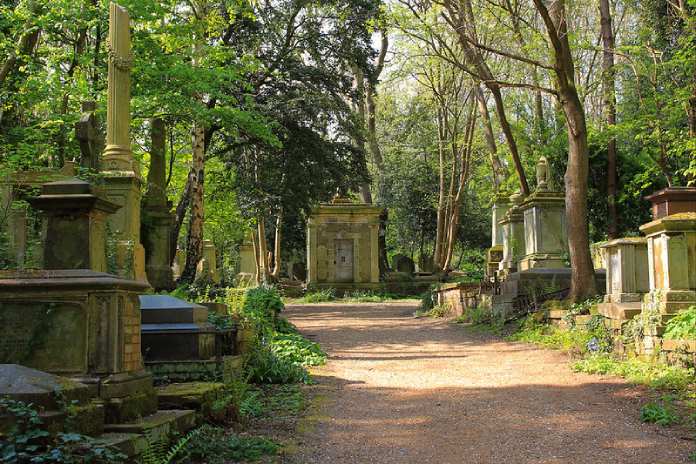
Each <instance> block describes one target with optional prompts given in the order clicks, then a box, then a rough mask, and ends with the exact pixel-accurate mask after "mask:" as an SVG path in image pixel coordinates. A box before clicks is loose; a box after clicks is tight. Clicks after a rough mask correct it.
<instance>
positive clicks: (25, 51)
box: [0, 2, 41, 87]
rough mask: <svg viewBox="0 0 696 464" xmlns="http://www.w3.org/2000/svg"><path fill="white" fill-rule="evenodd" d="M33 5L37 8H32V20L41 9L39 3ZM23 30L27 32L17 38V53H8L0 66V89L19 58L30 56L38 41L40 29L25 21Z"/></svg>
mask: <svg viewBox="0 0 696 464" xmlns="http://www.w3.org/2000/svg"><path fill="white" fill-rule="evenodd" d="M34 4H35V5H37V6H38V7H35V8H32V9H33V10H34V11H32V13H33V14H32V18H34V17H35V16H36V15H38V14H40V9H41V7H40V6H39V5H40V4H41V2H35V3H34ZM25 29H26V30H27V32H25V33H24V34H22V36H21V37H20V38H19V42H18V43H17V49H18V50H19V52H18V53H14V52H12V53H10V56H8V57H7V59H6V60H5V61H4V62H3V63H2V66H0V87H2V85H3V83H4V82H5V80H6V79H7V76H9V75H10V73H11V72H12V71H14V69H15V67H16V66H17V64H18V63H19V62H20V57H23V56H25V55H29V54H31V52H32V51H33V50H34V47H36V44H37V42H38V41H39V35H40V34H41V29H40V28H38V27H36V25H35V24H33V23H31V22H30V21H27V23H26V24H25Z"/></svg>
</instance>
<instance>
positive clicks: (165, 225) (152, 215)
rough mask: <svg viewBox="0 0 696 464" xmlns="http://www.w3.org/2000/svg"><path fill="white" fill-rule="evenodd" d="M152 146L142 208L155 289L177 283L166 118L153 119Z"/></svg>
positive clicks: (147, 258) (149, 273) (150, 276)
mask: <svg viewBox="0 0 696 464" xmlns="http://www.w3.org/2000/svg"><path fill="white" fill-rule="evenodd" d="M151 131H152V146H151V150H150V170H149V172H148V174H147V193H146V194H145V200H144V202H143V210H142V221H141V222H142V224H141V232H142V241H143V246H144V247H145V269H146V272H147V279H148V281H149V282H150V285H152V287H153V288H154V289H155V290H170V289H171V288H173V287H174V279H173V274H172V267H171V265H170V264H171V262H172V260H171V256H170V253H171V249H172V247H171V240H172V239H171V230H172V224H173V222H174V217H173V215H172V213H171V211H170V208H169V203H168V202H167V192H166V183H167V182H166V170H167V168H166V160H165V128H164V122H163V121H162V120H161V119H159V118H156V119H153V120H152V122H151Z"/></svg>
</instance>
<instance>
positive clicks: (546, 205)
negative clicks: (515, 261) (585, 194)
mask: <svg viewBox="0 0 696 464" xmlns="http://www.w3.org/2000/svg"><path fill="white" fill-rule="evenodd" d="M520 209H521V211H522V214H523V217H524V245H525V255H524V256H523V257H522V259H521V260H520V262H519V269H520V270H523V271H524V270H527V269H536V268H554V269H558V268H564V267H568V265H567V264H566V255H567V250H568V236H567V233H566V218H565V197H564V195H563V192H544V191H539V190H537V191H536V192H534V193H532V194H531V195H530V196H529V197H528V198H527V199H526V200H525V201H524V202H523V203H522V205H521V206H520Z"/></svg>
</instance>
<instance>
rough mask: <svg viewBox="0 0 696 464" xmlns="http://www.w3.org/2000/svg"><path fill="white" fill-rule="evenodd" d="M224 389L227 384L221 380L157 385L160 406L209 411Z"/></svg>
mask: <svg viewBox="0 0 696 464" xmlns="http://www.w3.org/2000/svg"><path fill="white" fill-rule="evenodd" d="M224 390H225V384H223V383H219V382H186V383H172V384H169V385H163V386H161V387H157V400H158V402H159V407H160V408H183V409H194V410H196V411H199V412H203V413H207V412H208V411H209V410H210V407H211V406H212V404H213V402H214V401H215V400H217V399H218V398H220V397H221V396H222V395H223V394H224Z"/></svg>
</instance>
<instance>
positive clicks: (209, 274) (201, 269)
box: [196, 240, 222, 284]
mask: <svg viewBox="0 0 696 464" xmlns="http://www.w3.org/2000/svg"><path fill="white" fill-rule="evenodd" d="M199 279H203V280H210V281H212V282H213V283H216V284H219V283H220V281H221V280H222V277H221V276H220V271H219V270H218V267H217V250H216V249H215V244H214V243H213V241H212V240H203V258H201V260H200V261H199V262H198V265H197V266H196V280H199Z"/></svg>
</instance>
